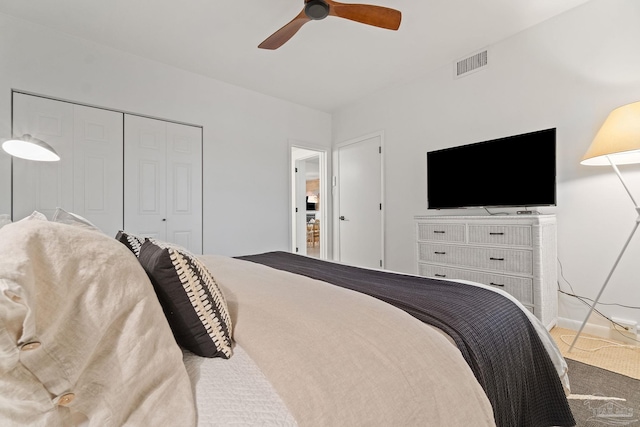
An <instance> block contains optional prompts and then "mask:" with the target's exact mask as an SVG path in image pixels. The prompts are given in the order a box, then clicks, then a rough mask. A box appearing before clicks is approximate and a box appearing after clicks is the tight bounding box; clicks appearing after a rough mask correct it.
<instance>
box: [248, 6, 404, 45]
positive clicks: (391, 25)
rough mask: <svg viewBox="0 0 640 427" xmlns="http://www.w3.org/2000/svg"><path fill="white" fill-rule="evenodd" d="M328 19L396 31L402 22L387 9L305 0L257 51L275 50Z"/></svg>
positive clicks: (391, 10) (394, 12)
mask: <svg viewBox="0 0 640 427" xmlns="http://www.w3.org/2000/svg"><path fill="white" fill-rule="evenodd" d="M327 16H337V17H338V18H344V19H349V20H351V21H356V22H360V23H362V24H367V25H373V26H374V27H380V28H386V29H388V30H397V29H398V28H399V27H400V20H401V19H402V14H401V13H400V11H398V10H395V9H390V8H388V7H382V6H374V5H371V4H353V3H351V4H349V3H338V2H337V1H333V0H304V8H303V9H302V11H301V12H300V13H299V14H298V16H296V17H295V18H293V19H292V20H291V22H289V23H288V24H286V25H285V26H284V27H282V28H280V29H279V30H278V31H276V32H275V33H273V34H271V35H270V36H269V37H268V38H267V39H266V40H265V41H263V42H262V43H260V45H259V46H258V47H259V48H260V49H270V50H273V49H277V48H279V47H280V46H282V45H283V44H285V43H286V42H287V41H288V40H289V39H290V38H291V37H293V35H294V34H295V33H297V32H298V30H299V29H300V28H301V27H302V26H303V25H304V24H306V23H307V22H309V21H312V20H314V21H316V20H320V19H324V18H326V17H327Z"/></svg>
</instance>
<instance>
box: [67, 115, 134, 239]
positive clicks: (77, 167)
mask: <svg viewBox="0 0 640 427" xmlns="http://www.w3.org/2000/svg"><path fill="white" fill-rule="evenodd" d="M73 111H74V129H73V182H74V185H73V211H72V212H75V213H77V214H78V215H81V216H83V217H85V218H87V219H88V220H89V221H91V222H92V223H93V224H95V225H96V226H97V227H98V228H100V229H101V230H102V231H104V232H105V233H106V234H107V235H109V236H112V237H115V235H116V233H117V232H118V230H120V229H122V220H123V195H122V192H123V189H122V182H123V168H124V166H123V159H122V158H123V150H124V148H123V142H122V139H123V138H122V128H123V124H122V113H117V112H115V111H108V110H102V109H99V108H91V107H84V106H81V105H74V106H73Z"/></svg>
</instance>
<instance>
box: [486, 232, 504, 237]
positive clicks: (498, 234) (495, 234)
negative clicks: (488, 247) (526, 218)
mask: <svg viewBox="0 0 640 427" xmlns="http://www.w3.org/2000/svg"><path fill="white" fill-rule="evenodd" d="M489 236H504V233H489Z"/></svg>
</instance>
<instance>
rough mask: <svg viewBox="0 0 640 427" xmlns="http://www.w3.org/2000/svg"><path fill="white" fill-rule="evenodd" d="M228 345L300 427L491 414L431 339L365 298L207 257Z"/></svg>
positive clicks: (453, 420) (442, 344)
mask: <svg viewBox="0 0 640 427" xmlns="http://www.w3.org/2000/svg"><path fill="white" fill-rule="evenodd" d="M201 259H202V260H204V261H205V263H206V264H207V267H208V268H209V269H210V271H211V272H212V274H213V276H214V277H215V278H216V281H217V282H218V284H219V285H220V287H221V289H222V290H223V292H224V293H225V297H226V299H227V303H228V305H229V310H230V313H231V317H232V323H233V325H234V331H233V334H234V340H235V341H236V342H237V343H238V344H240V345H241V346H242V347H243V348H244V350H246V352H247V353H248V354H249V356H250V357H251V358H252V359H253V360H254V361H255V363H256V364H257V365H258V366H259V367H260V369H261V370H262V371H263V373H264V374H265V376H266V377H267V378H268V380H269V381H270V382H271V384H272V385H273V387H274V388H275V389H276V391H277V392H278V394H279V395H280V396H281V397H282V399H283V400H284V402H285V404H286V405H287V406H288V408H289V410H290V411H291V413H292V414H293V416H294V417H295V418H296V420H297V422H298V424H299V425H301V426H314V427H315V426H364V425H366V426H392V425H393V426H409V425H421V426H438V427H440V426H445V425H446V426H470V425H473V426H492V425H494V421H493V411H492V408H491V405H490V403H489V401H488V399H487V397H486V396H485V394H484V391H483V390H482V388H481V387H480V385H479V384H478V382H477V381H476V379H475V377H474V375H473V373H472V372H471V369H470V368H469V366H468V365H467V363H466V362H465V361H464V359H463V358H462V356H461V354H460V353H459V351H458V349H457V348H456V347H455V346H453V345H452V344H451V343H450V342H449V341H448V340H447V338H445V337H444V336H443V334H442V333H440V332H439V331H438V330H436V329H435V328H433V327H430V326H428V325H425V324H424V323H422V322H420V321H419V320H417V319H415V318H413V317H411V316H410V315H408V314H406V313H405V312H403V311H401V310H399V309H397V308H395V307H392V306H390V305H388V304H386V303H384V302H381V301H379V300H377V299H374V298H371V297H369V296H366V295H363V294H360V293H357V292H353V291H350V290H346V289H343V288H339V287H335V286H327V285H326V284H325V283H322V282H319V281H316V280H313V279H309V278H306V277H303V276H298V275H294V274H291V273H287V272H283V271H278V270H273V269H270V268H268V267H265V266H262V265H259V264H254V263H250V262H245V261H240V260H236V259H233V258H228V257H223V256H213V255H206V256H203V257H202V258H201Z"/></svg>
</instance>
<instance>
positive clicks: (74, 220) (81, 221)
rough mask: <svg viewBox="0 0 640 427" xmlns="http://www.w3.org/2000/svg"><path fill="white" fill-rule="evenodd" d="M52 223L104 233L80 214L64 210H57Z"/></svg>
mask: <svg viewBox="0 0 640 427" xmlns="http://www.w3.org/2000/svg"><path fill="white" fill-rule="evenodd" d="M51 221H53V222H59V223H61V224H67V225H75V226H78V227H83V228H86V229H89V230H94V231H100V232H102V230H100V229H99V228H98V227H97V226H96V225H94V224H93V223H92V222H91V221H89V220H88V219H86V218H84V217H82V216H80V215H78V214H75V213H73V212H67V211H65V210H64V209H62V208H56V211H55V212H54V213H53V218H51Z"/></svg>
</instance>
